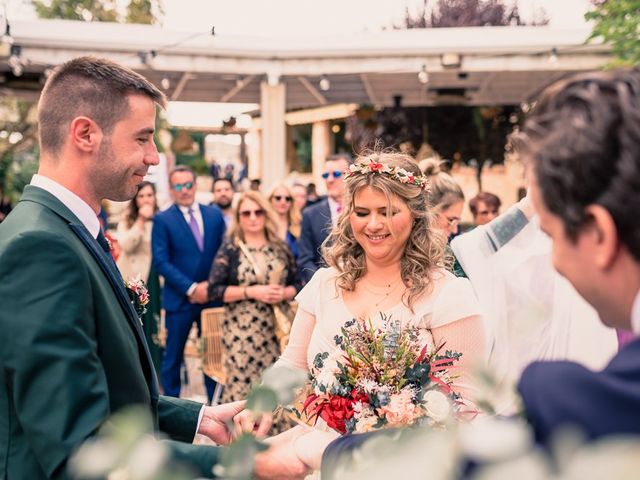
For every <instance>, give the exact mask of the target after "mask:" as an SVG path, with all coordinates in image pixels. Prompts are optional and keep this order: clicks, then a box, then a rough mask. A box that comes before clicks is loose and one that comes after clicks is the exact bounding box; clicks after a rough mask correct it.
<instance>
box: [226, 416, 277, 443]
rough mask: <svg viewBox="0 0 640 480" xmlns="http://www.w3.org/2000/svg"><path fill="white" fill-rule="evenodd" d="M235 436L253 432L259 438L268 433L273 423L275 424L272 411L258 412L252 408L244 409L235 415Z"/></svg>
mask: <svg viewBox="0 0 640 480" xmlns="http://www.w3.org/2000/svg"><path fill="white" fill-rule="evenodd" d="M233 424H234V425H235V428H234V437H236V438H237V437H239V436H240V435H242V434H243V433H252V434H253V435H254V436H256V437H257V438H262V437H265V436H266V435H267V433H268V432H269V429H270V428H271V425H273V415H272V414H271V413H259V414H256V413H254V412H252V411H251V410H243V411H241V412H240V413H238V414H237V415H236V416H234V417H233Z"/></svg>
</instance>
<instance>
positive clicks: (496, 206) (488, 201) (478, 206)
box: [469, 192, 502, 225]
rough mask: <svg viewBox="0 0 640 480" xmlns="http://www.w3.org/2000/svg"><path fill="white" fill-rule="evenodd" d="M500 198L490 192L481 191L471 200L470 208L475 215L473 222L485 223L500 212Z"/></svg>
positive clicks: (477, 223)
mask: <svg viewBox="0 0 640 480" xmlns="http://www.w3.org/2000/svg"><path fill="white" fill-rule="evenodd" d="M500 205H502V202H501V201H500V199H499V198H498V197H497V196H496V195H494V194H493V193H489V192H479V193H478V194H477V195H476V196H475V197H473V198H472V199H471V200H469V210H471V215H473V223H474V224H476V225H485V224H487V223H489V222H490V221H491V220H493V219H494V218H496V217H497V216H498V215H499V214H500Z"/></svg>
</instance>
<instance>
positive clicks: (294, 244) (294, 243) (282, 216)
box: [268, 183, 301, 259]
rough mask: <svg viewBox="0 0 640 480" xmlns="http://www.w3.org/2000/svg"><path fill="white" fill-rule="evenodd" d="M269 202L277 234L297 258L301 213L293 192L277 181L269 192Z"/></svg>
mask: <svg viewBox="0 0 640 480" xmlns="http://www.w3.org/2000/svg"><path fill="white" fill-rule="evenodd" d="M268 199H269V203H270V204H271V208H272V210H273V212H274V213H275V221H276V226H277V227H278V236H279V237H280V240H284V241H285V243H286V244H287V245H288V246H289V250H290V251H291V254H292V255H293V258H294V259H296V258H298V255H299V251H298V238H299V237H300V221H301V215H300V210H298V206H297V205H296V204H295V203H294V197H293V192H292V191H291V189H290V188H289V187H288V186H287V185H285V184H284V183H279V184H277V185H276V186H275V187H273V189H272V190H271V193H270V194H269V198H268Z"/></svg>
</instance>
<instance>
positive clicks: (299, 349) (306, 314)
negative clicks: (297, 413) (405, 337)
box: [277, 268, 484, 465]
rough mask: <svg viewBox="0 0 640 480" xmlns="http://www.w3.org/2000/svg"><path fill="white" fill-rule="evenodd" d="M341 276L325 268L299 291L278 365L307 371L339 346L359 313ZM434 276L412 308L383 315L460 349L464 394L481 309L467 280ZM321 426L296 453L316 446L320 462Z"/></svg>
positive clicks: (478, 357)
mask: <svg viewBox="0 0 640 480" xmlns="http://www.w3.org/2000/svg"><path fill="white" fill-rule="evenodd" d="M336 277H337V271H336V270H335V269H333V268H322V269H320V270H318V271H317V272H316V273H315V275H314V276H313V278H312V279H311V280H310V281H309V283H308V284H307V285H306V286H305V287H304V288H303V289H302V290H301V291H300V293H299V294H298V296H297V297H296V300H297V301H298V305H299V306H298V313H297V315H296V318H295V320H294V322H293V326H292V329H291V337H290V339H289V344H288V346H287V348H286V349H285V351H284V353H283V354H282V356H281V358H280V359H279V360H278V363H277V365H278V364H279V365H287V366H290V367H294V368H298V369H303V370H305V371H308V370H309V368H310V365H312V364H313V360H314V358H315V356H316V355H317V354H318V353H321V352H329V353H331V352H333V351H334V350H335V349H336V348H337V347H336V344H335V341H334V337H335V336H336V335H340V333H341V332H340V329H341V327H342V326H343V325H344V323H345V322H346V321H348V320H351V319H352V318H353V317H354V315H353V314H352V313H351V312H350V311H349V309H348V307H347V305H346V303H345V302H344V299H343V297H342V293H341V290H340V289H339V288H337V287H336ZM432 279H433V280H432V283H431V286H430V288H429V291H428V292H425V293H424V294H423V295H421V296H420V297H419V298H418V299H417V301H416V302H415V304H414V306H413V311H411V309H409V308H408V307H407V306H406V305H404V304H402V303H399V304H397V305H395V306H394V307H392V308H389V309H386V310H384V311H383V312H381V313H383V314H384V315H385V316H387V317H388V316H391V317H392V318H393V319H394V320H396V321H397V320H400V322H401V325H402V326H403V327H404V326H406V325H413V326H417V327H418V328H419V330H420V332H421V335H422V338H423V340H424V344H426V345H430V346H432V347H433V346H434V345H440V344H441V343H443V342H444V343H445V344H446V348H447V349H450V350H455V351H459V352H461V353H462V358H461V359H460V363H459V364H460V370H459V372H457V373H459V374H460V377H459V380H457V381H456V384H455V385H454V387H457V388H458V389H459V390H461V391H463V392H465V391H468V390H469V385H468V375H467V373H468V370H469V369H470V368H472V367H473V366H475V364H476V363H477V362H478V361H483V360H484V333H483V327H482V321H481V319H480V317H479V312H480V307H479V305H478V302H477V300H476V297H475V294H474V292H473V289H472V288H471V285H470V284H469V282H468V280H467V279H464V278H457V277H455V276H454V275H453V274H451V273H450V272H448V271H446V270H444V269H439V270H437V271H435V272H433V275H432ZM371 320H372V322H373V324H374V325H375V326H378V327H382V322H383V319H382V317H381V315H379V314H377V315H375V316H374V317H373V318H372V319H371ZM463 396H464V393H463ZM316 429H318V430H324V432H323V433H322V434H319V435H317V438H314V435H313V432H311V435H306V436H305V437H306V438H305V437H302V442H301V443H302V444H303V445H304V446H303V447H300V448H296V451H298V450H300V451H301V452H303V453H302V454H303V455H304V456H305V457H307V458H309V457H313V456H314V455H313V451H314V449H315V450H316V451H317V450H319V451H320V454H318V455H316V457H315V460H316V461H317V462H319V457H320V455H321V452H322V450H323V449H324V446H325V445H326V441H327V430H328V429H327V428H325V426H323V425H320V424H317V425H316ZM329 435H333V436H335V437H337V436H338V433H337V432H333V431H331V433H330V434H329ZM316 444H318V447H317V448H316V447H315V445H316ZM320 445H322V446H320ZM314 463H315V462H314ZM316 465H317V463H316Z"/></svg>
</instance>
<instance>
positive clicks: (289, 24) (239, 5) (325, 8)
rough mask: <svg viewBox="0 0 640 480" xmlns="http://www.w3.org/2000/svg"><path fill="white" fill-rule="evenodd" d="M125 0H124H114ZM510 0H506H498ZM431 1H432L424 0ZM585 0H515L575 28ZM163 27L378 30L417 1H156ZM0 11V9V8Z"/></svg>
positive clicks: (17, 5) (255, 32) (22, 0)
mask: <svg viewBox="0 0 640 480" xmlns="http://www.w3.org/2000/svg"><path fill="white" fill-rule="evenodd" d="M117 1H118V2H121V3H124V4H126V3H127V0H117ZM504 1H505V3H512V0H504ZM429 3H431V4H435V3H436V0H430V2H429ZM589 3H590V2H589V0H519V1H518V4H519V6H520V13H521V15H522V16H523V17H524V18H525V19H526V18H531V17H532V16H534V15H535V12H537V11H538V10H539V9H540V8H543V9H544V10H545V11H546V12H547V16H548V17H549V19H550V24H551V25H552V26H555V27H566V28H573V27H580V26H582V25H584V18H583V15H584V13H585V12H586V11H587V9H588V8H589ZM162 4H163V5H164V10H165V16H164V21H163V24H164V26H165V28H168V29H170V30H177V31H194V32H195V31H200V30H204V31H208V30H210V29H211V27H212V26H215V27H216V34H228V35H251V36H290V35H304V36H307V35H314V36H318V35H320V36H321V35H332V34H338V33H355V32H363V31H380V30H381V29H382V28H383V27H390V26H392V25H393V24H394V23H399V22H400V21H401V20H402V18H403V16H404V11H405V7H409V9H410V10H412V11H415V10H416V9H417V7H418V6H420V5H422V0H162ZM3 5H5V6H6V9H7V13H8V14H9V18H10V19H11V18H13V19H19V18H20V19H26V18H33V16H34V14H33V9H32V8H31V7H30V5H29V0H0V7H2V6H3ZM1 11H2V10H0V12H1Z"/></svg>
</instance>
